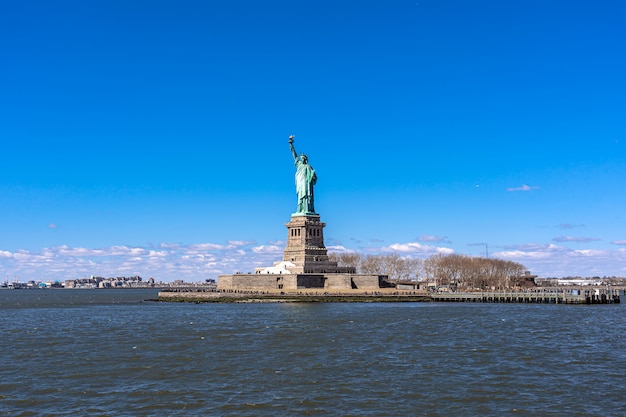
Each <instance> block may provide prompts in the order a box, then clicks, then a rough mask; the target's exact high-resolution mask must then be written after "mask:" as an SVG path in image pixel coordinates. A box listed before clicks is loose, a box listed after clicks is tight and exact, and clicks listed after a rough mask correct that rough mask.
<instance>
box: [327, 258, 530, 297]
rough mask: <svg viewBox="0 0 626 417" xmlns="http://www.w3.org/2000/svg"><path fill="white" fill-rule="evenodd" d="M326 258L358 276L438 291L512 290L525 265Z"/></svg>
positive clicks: (488, 261) (476, 260) (472, 260)
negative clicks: (382, 277)
mask: <svg viewBox="0 0 626 417" xmlns="http://www.w3.org/2000/svg"><path fill="white" fill-rule="evenodd" d="M328 256H329V258H330V260H331V261H333V262H337V263H338V264H339V266H350V267H354V268H356V271H357V273H359V274H380V275H388V276H389V279H390V280H391V281H394V282H398V281H416V280H421V281H428V282H432V283H434V284H435V286H437V287H441V286H448V287H456V289H457V290H473V289H481V290H486V289H505V288H513V287H515V286H517V285H519V284H520V283H521V282H522V281H523V280H524V273H525V271H526V267H525V266H524V265H522V264H520V263H517V262H513V261H507V260H503V259H497V258H485V257H479V256H468V255H457V254H451V255H443V254H438V255H433V256H431V257H430V258H427V259H424V260H422V259H414V258H407V257H402V256H399V255H398V254H396V253H392V254H387V255H362V254H359V253H330V254H329V255H328Z"/></svg>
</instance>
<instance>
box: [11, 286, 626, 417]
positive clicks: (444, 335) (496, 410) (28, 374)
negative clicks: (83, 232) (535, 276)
mask: <svg viewBox="0 0 626 417" xmlns="http://www.w3.org/2000/svg"><path fill="white" fill-rule="evenodd" d="M155 296H156V292H150V291H147V292H146V291H135V290H2V291H0V355H1V356H0V415H7V416H39V415H46V416H61V415H72V416H76V415H90V416H92V415H93V416H165V415H167V416H194V415H203V416H204V415H218V416H276V415H281V416H357V415H358V416H363V415H365V416H368V415H369V416H411V415H416V416H417V415H432V416H449V415H474V416H478V415H480V416H483V415H485V416H502V415H516V416H517V415H533V416H536V415H537V416H564V415H568V416H569V415H578V416H600V415H602V416H607V415H615V416H618V415H626V375H625V372H626V335H625V333H624V332H625V331H626V314H625V313H626V306H625V305H624V304H622V305H601V306H600V305H596V306H567V305H525V304H454V303H442V304H434V303H408V304H407V303H398V304H393V303H380V304H376V303H373V304H369V303H360V304H175V303H171V304H170V303H154V302H139V301H141V300H145V299H149V298H154V297H155Z"/></svg>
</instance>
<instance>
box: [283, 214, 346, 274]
mask: <svg viewBox="0 0 626 417" xmlns="http://www.w3.org/2000/svg"><path fill="white" fill-rule="evenodd" d="M285 226H287V247H286V248H285V252H284V255H283V262H291V263H292V264H294V265H295V267H290V268H289V271H290V272H291V273H293V274H318V273H337V272H354V271H350V270H351V269H354V268H338V267H337V262H331V261H329V260H328V251H327V250H326V246H324V227H325V226H326V223H323V222H322V221H320V216H319V215H318V214H307V215H297V214H294V215H292V216H291V221H290V222H288V223H285Z"/></svg>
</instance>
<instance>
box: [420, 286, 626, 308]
mask: <svg viewBox="0 0 626 417" xmlns="http://www.w3.org/2000/svg"><path fill="white" fill-rule="evenodd" d="M624 295H625V290H624V289H623V288H613V287H606V288H590V287H563V288H554V287H550V288H540V289H533V290H528V291H481V292H442V293H433V294H431V297H432V300H433V301H439V302H466V303H529V304H619V303H620V302H621V300H620V296H622V297H623V296H624Z"/></svg>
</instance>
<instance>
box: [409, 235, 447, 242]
mask: <svg viewBox="0 0 626 417" xmlns="http://www.w3.org/2000/svg"><path fill="white" fill-rule="evenodd" d="M417 240H419V241H420V242H449V241H448V237H447V236H434V235H420V237H418V238H417Z"/></svg>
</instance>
